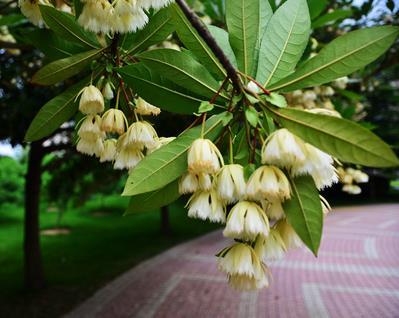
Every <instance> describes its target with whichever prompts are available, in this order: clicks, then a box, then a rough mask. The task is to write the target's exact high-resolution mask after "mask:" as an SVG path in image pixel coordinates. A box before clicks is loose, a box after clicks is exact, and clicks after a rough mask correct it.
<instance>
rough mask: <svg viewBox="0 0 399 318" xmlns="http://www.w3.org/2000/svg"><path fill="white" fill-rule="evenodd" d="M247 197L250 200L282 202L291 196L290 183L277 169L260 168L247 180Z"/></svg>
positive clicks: (270, 167) (271, 167) (273, 167)
mask: <svg viewBox="0 0 399 318" xmlns="http://www.w3.org/2000/svg"><path fill="white" fill-rule="evenodd" d="M247 196H248V198H250V199H252V200H259V201H260V200H264V199H266V200H268V201H284V200H286V199H289V198H290V196H291V189H290V183H289V181H288V179H287V177H286V176H285V174H284V172H282V171H281V170H280V169H279V168H277V167H275V166H262V167H260V168H258V169H256V170H255V171H254V173H253V174H252V175H251V177H250V178H249V180H248V185H247Z"/></svg>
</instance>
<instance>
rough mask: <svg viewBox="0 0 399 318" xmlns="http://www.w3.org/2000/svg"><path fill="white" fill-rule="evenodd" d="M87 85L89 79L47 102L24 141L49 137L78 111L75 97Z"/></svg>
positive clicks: (31, 125)
mask: <svg viewBox="0 0 399 318" xmlns="http://www.w3.org/2000/svg"><path fill="white" fill-rule="evenodd" d="M87 83H89V79H88V78H86V79H85V80H83V81H81V82H79V83H78V84H75V85H74V86H71V87H70V88H68V89H67V90H66V91H64V92H63V93H61V94H60V95H58V96H57V97H54V98H53V99H52V100H50V101H49V102H47V103H46V104H45V105H44V106H43V107H42V108H41V109H40V111H39V112H38V113H37V115H36V116H35V118H34V119H33V121H32V123H31V124H30V126H29V129H28V131H27V133H26V135H25V141H35V140H40V139H42V138H44V137H47V136H49V135H51V134H52V133H53V132H54V131H56V130H57V129H58V128H59V127H60V126H61V125H62V124H63V123H64V122H66V121H68V120H69V119H70V118H71V117H72V116H73V115H74V114H75V113H76V111H77V110H78V104H77V103H76V102H75V98H76V95H77V94H78V93H79V91H80V90H81V89H82V88H83V87H84V86H85V85H87Z"/></svg>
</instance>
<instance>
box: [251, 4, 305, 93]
mask: <svg viewBox="0 0 399 318" xmlns="http://www.w3.org/2000/svg"><path fill="white" fill-rule="evenodd" d="M309 34H310V16H309V10H308V6H307V3H306V0H288V1H287V2H285V3H284V4H283V5H282V6H281V7H280V8H279V9H278V10H277V11H276V12H275V14H274V15H273V17H272V18H271V19H270V22H269V24H268V25H267V28H266V32H265V35H264V37H263V40H262V44H261V48H260V52H259V63H258V71H257V74H256V79H257V80H258V82H260V83H262V84H263V85H264V86H269V85H270V84H272V83H273V82H276V81H278V80H280V79H281V78H283V77H285V76H287V75H288V74H290V73H292V71H293V70H294V69H295V66H296V64H297V63H298V61H299V60H300V58H301V56H302V54H303V51H304V50H305V48H306V45H307V44H308V40H309Z"/></svg>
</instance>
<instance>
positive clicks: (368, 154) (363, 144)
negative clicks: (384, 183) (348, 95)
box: [273, 108, 399, 167]
mask: <svg viewBox="0 0 399 318" xmlns="http://www.w3.org/2000/svg"><path fill="white" fill-rule="evenodd" d="M273 113H274V115H275V118H276V120H277V121H278V122H280V124H281V125H282V126H283V127H286V128H287V129H289V130H290V131H291V132H292V133H294V134H295V135H297V136H298V137H300V138H302V139H303V140H304V141H306V142H308V143H310V144H312V145H313V146H315V147H317V148H319V149H321V150H323V151H324V152H327V153H329V154H330V155H332V156H334V157H335V158H337V159H339V160H342V161H344V162H350V163H355V164H360V165H363V166H367V167H393V166H398V165H399V160H398V158H396V156H395V154H394V152H393V151H392V150H391V148H390V147H389V146H388V145H387V144H386V143H384V142H383V141H382V140H381V139H380V138H379V137H377V136H376V135H375V134H373V133H372V132H371V131H369V130H368V129H366V128H364V127H362V126H360V125H358V124H356V123H354V122H352V121H350V120H347V119H342V118H337V117H332V116H326V115H320V114H313V113H310V112H306V111H302V110H298V109H289V108H281V109H278V110H273Z"/></svg>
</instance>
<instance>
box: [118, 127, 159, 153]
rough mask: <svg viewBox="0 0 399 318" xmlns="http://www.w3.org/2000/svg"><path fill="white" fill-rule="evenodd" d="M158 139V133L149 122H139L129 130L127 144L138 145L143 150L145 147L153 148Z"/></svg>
mask: <svg viewBox="0 0 399 318" xmlns="http://www.w3.org/2000/svg"><path fill="white" fill-rule="evenodd" d="M157 139H158V135H157V132H156V131H155V129H154V127H152V126H151V124H150V123H149V122H146V121H137V122H135V123H133V124H131V125H130V127H129V128H128V130H127V132H126V139H125V143H128V144H133V145H136V146H137V147H139V148H141V149H143V148H144V147H147V148H153V147H154V146H155V145H156V143H157Z"/></svg>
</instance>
